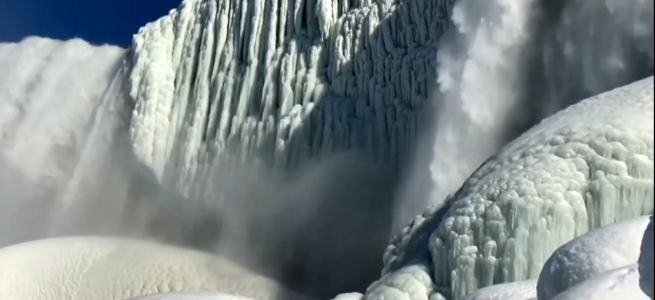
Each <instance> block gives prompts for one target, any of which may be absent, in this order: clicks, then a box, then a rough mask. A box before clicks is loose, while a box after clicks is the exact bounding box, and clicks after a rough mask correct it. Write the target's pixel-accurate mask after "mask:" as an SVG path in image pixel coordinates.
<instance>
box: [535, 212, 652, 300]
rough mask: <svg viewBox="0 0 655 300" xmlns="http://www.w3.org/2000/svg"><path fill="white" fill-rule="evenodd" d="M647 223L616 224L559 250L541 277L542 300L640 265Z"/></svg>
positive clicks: (640, 220)
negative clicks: (601, 276) (640, 253)
mask: <svg viewBox="0 0 655 300" xmlns="http://www.w3.org/2000/svg"><path fill="white" fill-rule="evenodd" d="M648 223H649V217H648V216H644V217H640V218H635V219H631V220H627V221H622V222H618V223H614V224H611V225H608V226H604V227H601V228H598V229H596V230H593V231H590V232H587V233H585V234H583V235H581V236H579V237H577V238H575V239H573V240H572V241H570V242H568V243H566V244H564V245H563V246H561V247H559V248H557V250H555V252H554V253H553V254H552V255H551V256H550V258H548V260H547V261H546V263H545V264H544V266H543V268H542V270H541V274H540V275H539V284H538V286H537V294H538V296H539V299H540V300H550V299H552V298H554V297H555V296H557V295H558V294H559V293H561V292H563V291H565V290H568V289H569V288H571V287H573V286H575V285H577V284H578V283H580V282H582V281H585V280H587V279H591V278H593V277H596V276H598V275H600V274H601V273H604V272H607V271H610V270H613V269H616V268H620V267H624V266H627V265H632V264H635V263H637V260H638V259H639V249H640V247H641V239H642V237H643V236H644V230H645V229H646V226H648Z"/></svg>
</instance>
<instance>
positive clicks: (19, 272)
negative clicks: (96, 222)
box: [0, 237, 307, 300]
mask: <svg viewBox="0 0 655 300" xmlns="http://www.w3.org/2000/svg"><path fill="white" fill-rule="evenodd" d="M198 291H213V292H219V293H227V294H232V295H240V296H244V297H250V298H253V299H257V300H275V299H280V298H282V299H288V300H307V298H304V297H300V296H298V295H295V294H293V293H291V292H288V291H285V290H283V289H282V288H281V286H280V285H279V284H277V283H276V282H274V281H272V280H270V279H268V278H264V277H262V276H260V275H257V274H254V273H252V272H250V271H248V270H246V269H244V268H242V267H240V266H238V265H236V264H234V263H232V262H230V261H228V260H225V259H223V258H221V257H219V256H214V255H210V254H205V253H202V252H198V251H194V250H187V249H183V248H177V247H172V246H166V245H163V244H158V243H153V242H146V241H140V240H132V239H118V238H101V237H65V238H55V239H46V240H39V241H33V242H27V243H23V244H17V245H13V246H9V247H6V248H3V249H0V299H48V300H70V299H85V300H123V299H127V298H130V297H136V296H142V295H149V294H153V293H166V292H198Z"/></svg>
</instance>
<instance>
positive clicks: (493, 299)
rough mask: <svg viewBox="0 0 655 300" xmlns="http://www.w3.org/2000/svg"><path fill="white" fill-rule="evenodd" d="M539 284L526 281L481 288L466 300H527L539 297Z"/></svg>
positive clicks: (465, 298) (467, 296) (465, 299)
mask: <svg viewBox="0 0 655 300" xmlns="http://www.w3.org/2000/svg"><path fill="white" fill-rule="evenodd" d="M536 287H537V282H536V281H534V280H524V281H518V282H510V283H503V284H497V285H492V286H488V287H484V288H481V289H479V290H477V291H475V292H473V293H470V294H468V295H466V297H464V300H527V299H530V298H533V297H534V296H536V295H537V289H536Z"/></svg>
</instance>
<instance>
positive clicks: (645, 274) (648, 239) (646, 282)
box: [639, 215, 655, 300]
mask: <svg viewBox="0 0 655 300" xmlns="http://www.w3.org/2000/svg"><path fill="white" fill-rule="evenodd" d="M654 240H655V232H654V231H653V216H652V215H651V216H650V222H649V223H648V227H647V228H646V230H645V231H644V237H643V239H642V241H641V247H640V249H641V253H640V255H639V286H640V287H641V289H642V290H643V291H644V293H645V294H646V295H647V296H648V297H650V299H651V300H652V299H653V297H655V296H653V294H654V292H653V285H655V281H654V280H655V279H654V278H653V260H655V258H654V257H653V256H655V253H654V251H653V249H655V242H654Z"/></svg>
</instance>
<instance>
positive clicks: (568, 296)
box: [553, 264, 648, 300]
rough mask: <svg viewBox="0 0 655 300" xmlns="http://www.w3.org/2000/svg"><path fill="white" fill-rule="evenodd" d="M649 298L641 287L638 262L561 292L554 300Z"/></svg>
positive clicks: (628, 299) (645, 299)
mask: <svg viewBox="0 0 655 300" xmlns="http://www.w3.org/2000/svg"><path fill="white" fill-rule="evenodd" d="M581 299H593V300H647V299H648V297H646V295H644V293H643V291H642V290H641V289H640V288H639V271H638V270H637V264H633V265H630V266H627V267H623V268H619V269H615V270H611V271H608V272H606V273H604V274H602V275H600V276H598V277H595V278H592V279H588V280H586V281H583V282H582V283H580V284H578V285H576V286H574V287H572V288H570V289H568V290H566V291H565V292H563V293H561V294H559V295H558V296H557V297H555V298H553V300H581Z"/></svg>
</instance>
